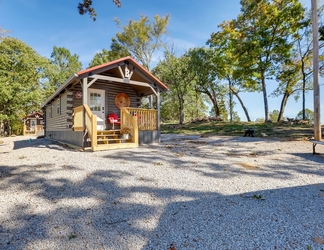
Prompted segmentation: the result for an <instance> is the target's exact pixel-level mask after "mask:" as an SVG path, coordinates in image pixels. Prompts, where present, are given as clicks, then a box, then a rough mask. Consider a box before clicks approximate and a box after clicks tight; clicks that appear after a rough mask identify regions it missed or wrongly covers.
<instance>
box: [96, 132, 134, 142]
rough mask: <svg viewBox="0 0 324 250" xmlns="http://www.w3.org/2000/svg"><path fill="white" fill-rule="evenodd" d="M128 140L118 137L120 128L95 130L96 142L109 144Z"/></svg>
mask: <svg viewBox="0 0 324 250" xmlns="http://www.w3.org/2000/svg"><path fill="white" fill-rule="evenodd" d="M127 141H128V140H125V139H122V138H120V130H119V129H115V130H98V131H97V144H98V145H102V144H111V143H124V142H127Z"/></svg>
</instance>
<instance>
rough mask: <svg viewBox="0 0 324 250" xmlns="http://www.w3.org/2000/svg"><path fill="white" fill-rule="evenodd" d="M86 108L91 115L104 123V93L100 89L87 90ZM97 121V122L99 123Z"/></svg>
mask: <svg viewBox="0 0 324 250" xmlns="http://www.w3.org/2000/svg"><path fill="white" fill-rule="evenodd" d="M88 106H89V108H90V110H91V111H92V113H93V114H95V115H97V117H98V118H100V119H102V121H104V122H105V91H104V90H102V89H90V88H89V89H88ZM100 119H98V121H100Z"/></svg>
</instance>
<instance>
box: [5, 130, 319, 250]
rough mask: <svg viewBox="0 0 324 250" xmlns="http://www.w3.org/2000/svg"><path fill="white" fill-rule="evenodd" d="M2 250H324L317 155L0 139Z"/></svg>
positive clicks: (216, 145) (231, 142)
mask: <svg viewBox="0 0 324 250" xmlns="http://www.w3.org/2000/svg"><path fill="white" fill-rule="evenodd" d="M1 140H2V141H3V143H2V144H0V192H1V193H0V194H1V195H0V208H1V209H0V249H116V250H118V249H127V250H128V249H131V250H133V249H154V250H156V249H157V250H159V249H161V250H180V249H185V250H186V249H234V250H236V249H262V250H263V249H312V250H315V249H324V241H323V239H324V164H323V163H324V146H322V145H318V146H317V148H316V151H317V152H319V153H321V155H312V144H311V143H310V142H308V141H280V140H277V139H270V138H252V137H218V136H213V137H198V136H181V135H162V142H161V144H159V145H147V146H141V147H139V148H135V149H126V150H125V149H123V150H111V151H101V152H81V151H78V150H74V149H69V148H67V147H64V146H62V145H60V144H56V143H53V142H51V141H49V140H46V139H36V138H31V139H29V137H21V136H19V137H12V138H1Z"/></svg>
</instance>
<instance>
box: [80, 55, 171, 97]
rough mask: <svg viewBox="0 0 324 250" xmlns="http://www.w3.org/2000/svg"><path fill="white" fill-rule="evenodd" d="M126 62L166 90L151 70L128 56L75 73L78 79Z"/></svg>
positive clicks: (111, 68)
mask: <svg viewBox="0 0 324 250" xmlns="http://www.w3.org/2000/svg"><path fill="white" fill-rule="evenodd" d="M126 64H127V65H130V68H131V70H135V71H137V72H138V71H139V73H140V74H141V75H142V76H143V75H144V76H146V78H149V79H150V80H151V82H152V83H157V84H158V85H159V87H160V88H161V89H162V90H164V91H166V90H168V87H167V86H166V85H165V84H164V83H163V82H161V81H160V80H159V79H158V78H157V77H155V76H154V75H153V74H152V73H151V72H149V71H148V70H147V69H146V68H144V67H143V66H142V65H140V64H139V63H138V62H137V61H135V60H134V59H133V58H132V57H130V56H127V57H123V58H120V59H118V60H114V61H111V62H108V63H104V64H101V65H98V66H95V67H91V68H88V69H84V70H81V71H79V72H78V73H77V75H78V78H79V79H82V78H84V77H87V76H89V75H93V74H100V73H103V72H106V71H109V70H111V71H113V70H114V69H117V68H118V67H119V66H123V67H125V66H124V65H126Z"/></svg>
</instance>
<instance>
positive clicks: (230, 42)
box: [207, 21, 259, 122]
mask: <svg viewBox="0 0 324 250" xmlns="http://www.w3.org/2000/svg"><path fill="white" fill-rule="evenodd" d="M232 24H233V22H232V21H230V22H223V23H222V24H220V25H219V27H220V28H221V31H219V32H216V33H212V34H211V37H210V39H209V40H208V41H207V44H208V45H209V46H210V47H211V48H213V58H214V59H213V61H214V64H215V71H216V72H217V76H218V78H219V79H223V80H225V81H227V82H228V89H229V110H230V112H229V113H230V121H232V120H233V114H234V111H233V108H234V101H233V95H234V96H235V97H236V98H237V99H238V101H239V103H240V105H241V107H242V109H243V111H244V113H245V116H246V119H247V121H249V122H250V121H251V119H250V116H249V113H248V110H247V108H246V107H245V105H244V103H243V100H242V98H241V96H240V94H239V93H240V92H241V91H242V89H243V90H244V91H257V90H259V88H258V86H256V85H248V84H246V81H245V80H244V77H242V75H241V74H240V72H238V68H239V63H240V62H239V58H238V57H237V55H236V54H235V42H234V41H236V40H237V37H236V34H235V33H233V30H234V29H233V25H232ZM237 72H238V73H237Z"/></svg>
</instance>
